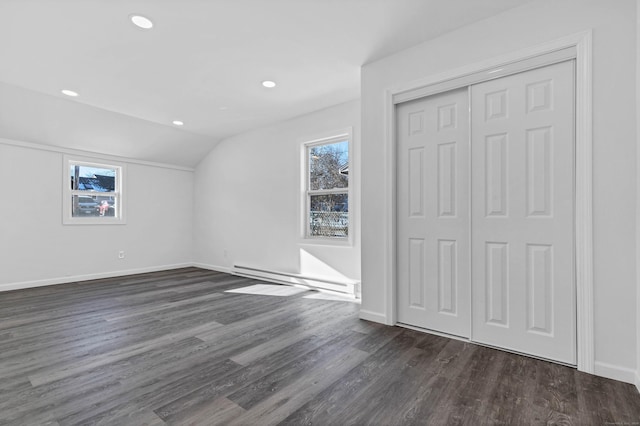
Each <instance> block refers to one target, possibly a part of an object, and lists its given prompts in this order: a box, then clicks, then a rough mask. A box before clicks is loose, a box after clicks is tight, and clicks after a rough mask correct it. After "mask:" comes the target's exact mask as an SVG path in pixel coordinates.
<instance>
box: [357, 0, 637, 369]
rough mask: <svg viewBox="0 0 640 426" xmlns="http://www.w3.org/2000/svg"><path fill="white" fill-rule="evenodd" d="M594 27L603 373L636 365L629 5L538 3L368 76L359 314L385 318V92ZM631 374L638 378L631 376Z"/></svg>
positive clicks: (371, 67) (378, 65)
mask: <svg viewBox="0 0 640 426" xmlns="http://www.w3.org/2000/svg"><path fill="white" fill-rule="evenodd" d="M589 29H593V58H594V60H593V79H594V87H593V111H594V119H593V158H594V164H593V175H594V182H593V190H594V246H595V249H594V263H595V265H594V298H595V306H594V314H595V344H596V348H595V359H596V372H598V374H602V375H608V376H610V377H613V376H615V377H616V378H620V379H623V380H629V379H630V377H629V375H630V374H629V372H634V371H635V365H636V336H637V332H636V321H635V318H636V309H637V306H636V305H637V303H636V285H637V284H636V275H635V274H636V268H635V262H636V254H635V253H636V241H635V226H636V217H635V209H636V201H635V194H636V141H637V138H636V126H635V120H636V117H637V116H636V113H635V108H636V100H635V96H636V91H635V85H636V74H635V67H636V41H635V40H636V10H635V2H634V1H632V0H620V1H615V2H611V1H606V0H582V1H578V0H562V1H559V0H540V1H536V2H532V3H529V4H527V5H525V6H522V7H520V8H517V9H512V10H510V11H507V12H505V13H503V14H500V15H497V16H495V17H492V18H489V19H487V20H484V21H481V22H478V23H475V24H472V25H470V26H467V27H464V28H462V29H460V30H457V31H454V32H451V33H449V34H446V35H444V36H442V37H440V38H438V39H435V40H432V41H429V42H426V43H424V44H421V45H419V46H416V47H414V48H412V49H409V50H406V51H403V52H400V53H398V54H396V55H393V56H390V57H388V58H385V59H382V60H380V61H377V62H374V63H371V64H368V65H365V66H364V67H363V70H362V138H363V140H364V141H366V143H363V146H362V165H363V169H362V182H363V185H362V218H361V220H362V271H363V275H362V311H363V312H364V313H365V314H366V315H365V316H366V317H367V318H370V319H378V320H380V321H388V320H389V319H388V318H387V317H386V304H387V303H388V302H387V290H388V289H389V288H390V285H391V282H390V279H389V278H388V277H387V276H386V275H385V274H386V273H387V271H385V269H384V265H385V262H384V260H385V257H386V256H387V255H388V254H387V253H386V252H385V241H384V233H382V232H379V230H384V229H385V226H387V224H388V223H389V220H390V218H389V217H387V215H386V212H385V209H382V208H381V206H382V205H384V204H385V203H386V199H385V195H384V194H385V192H384V191H385V185H386V182H388V181H389V173H390V171H389V170H386V168H385V167H386V166H385V163H386V161H385V145H384V140H385V139H384V136H385V134H384V132H385V128H384V118H385V115H384V114H385V109H384V108H385V97H384V96H385V90H386V89H390V88H393V87H397V86H401V85H404V84H407V83H409V82H411V81H414V80H419V79H423V78H426V77H429V76H432V75H437V74H441V73H443V72H446V71H447V70H452V69H455V68H459V67H462V66H465V65H470V64H474V63H479V62H482V61H486V60H489V59H491V58H493V57H497V56H501V55H506V54H510V53H512V52H516V51H518V50H519V49H524V48H528V47H532V46H536V45H538V44H541V43H544V42H549V41H552V40H554V39H557V38H560V37H562V36H567V35H570V34H575V33H577V32H581V31H585V30H589ZM631 376H633V374H631Z"/></svg>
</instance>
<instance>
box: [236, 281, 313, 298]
mask: <svg viewBox="0 0 640 426" xmlns="http://www.w3.org/2000/svg"><path fill="white" fill-rule="evenodd" d="M305 291H309V290H307V289H304V288H298V287H292V286H288V285H279V284H255V285H250V286H248V287H241V288H235V289H233V290H226V291H225V293H242V294H258V295H261V296H281V297H285V296H295V295H296V294H300V293H304V292H305Z"/></svg>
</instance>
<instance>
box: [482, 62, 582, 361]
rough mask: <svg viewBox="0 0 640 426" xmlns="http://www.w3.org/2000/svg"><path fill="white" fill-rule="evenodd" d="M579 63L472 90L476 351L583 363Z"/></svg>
mask: <svg viewBox="0 0 640 426" xmlns="http://www.w3.org/2000/svg"><path fill="white" fill-rule="evenodd" d="M573 76H574V69H573V61H567V62H562V63H559V64H555V65H551V66H547V67H544V68H539V69H535V70H531V71H527V72H523V73H520V74H515V75H512V76H508V77H504V78H500V79H496V80H493V81H489V82H485V83H481V84H477V85H475V86H472V88H471V111H472V114H471V115H472V120H471V134H472V142H471V151H472V153H471V162H472V172H471V173H472V184H471V186H472V188H471V192H472V206H473V207H472V212H471V223H472V224H471V241H472V293H473V296H472V297H473V330H472V339H473V340H474V341H477V342H480V343H485V344H488V345H493V346H498V347H502V348H506V349H510V350H514V351H517V352H522V353H527V354H531V355H535V356H539V357H543V358H548V359H551V360H556V361H560V362H565V363H568V364H575V363H576V334H575V333H576V313H575V306H576V304H575V284H574V282H575V277H574V269H575V268H574V255H573V254H574V247H573V241H574V78H573Z"/></svg>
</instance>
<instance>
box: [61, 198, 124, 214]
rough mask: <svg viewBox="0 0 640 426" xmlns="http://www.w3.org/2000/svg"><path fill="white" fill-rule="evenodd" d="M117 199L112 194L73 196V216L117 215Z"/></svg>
mask: <svg viewBox="0 0 640 426" xmlns="http://www.w3.org/2000/svg"><path fill="white" fill-rule="evenodd" d="M116 206H117V200H116V199H115V197H110V196H97V197H88V196H84V195H72V196H71V216H72V217H96V216H98V217H113V216H115V212H116Z"/></svg>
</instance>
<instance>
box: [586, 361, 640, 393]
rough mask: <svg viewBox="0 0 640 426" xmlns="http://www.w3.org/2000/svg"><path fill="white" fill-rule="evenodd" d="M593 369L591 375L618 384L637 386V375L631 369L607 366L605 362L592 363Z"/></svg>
mask: <svg viewBox="0 0 640 426" xmlns="http://www.w3.org/2000/svg"><path fill="white" fill-rule="evenodd" d="M594 367H595V369H594V372H593V374H595V375H596V376H602V377H606V378H607V379H613V380H618V381H620V382H625V383H630V384H632V385H636V386H638V373H637V372H636V370H634V369H632V368H626V367H620V366H618V365H613V364H607V363H606V362H599V361H596V362H595V363H594ZM639 389H640V388H639Z"/></svg>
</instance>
